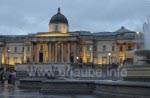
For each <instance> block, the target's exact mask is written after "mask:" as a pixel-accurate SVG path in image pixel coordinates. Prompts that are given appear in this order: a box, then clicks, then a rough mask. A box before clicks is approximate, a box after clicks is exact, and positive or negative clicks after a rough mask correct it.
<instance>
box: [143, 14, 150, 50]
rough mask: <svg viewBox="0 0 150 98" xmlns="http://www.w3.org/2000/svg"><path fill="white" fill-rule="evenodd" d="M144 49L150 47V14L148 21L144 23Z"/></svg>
mask: <svg viewBox="0 0 150 98" xmlns="http://www.w3.org/2000/svg"><path fill="white" fill-rule="evenodd" d="M143 29H144V30H143V31H144V49H146V50H149V49H150V44H149V43H150V15H149V16H148V19H147V23H145V24H144V28H143Z"/></svg>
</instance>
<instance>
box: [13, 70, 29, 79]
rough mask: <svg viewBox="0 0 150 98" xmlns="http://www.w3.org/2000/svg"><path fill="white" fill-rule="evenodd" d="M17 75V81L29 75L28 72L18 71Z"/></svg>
mask: <svg viewBox="0 0 150 98" xmlns="http://www.w3.org/2000/svg"><path fill="white" fill-rule="evenodd" d="M16 75H17V77H16V78H17V79H22V78H25V77H28V73H27V72H26V71H17V72H16Z"/></svg>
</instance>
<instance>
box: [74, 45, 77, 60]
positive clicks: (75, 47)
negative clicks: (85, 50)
mask: <svg viewBox="0 0 150 98" xmlns="http://www.w3.org/2000/svg"><path fill="white" fill-rule="evenodd" d="M76 57H77V42H74V62H76Z"/></svg>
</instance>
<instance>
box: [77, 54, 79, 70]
mask: <svg viewBox="0 0 150 98" xmlns="http://www.w3.org/2000/svg"><path fill="white" fill-rule="evenodd" d="M76 60H77V65H78V68H79V64H78V60H79V57H78V56H77V57H76Z"/></svg>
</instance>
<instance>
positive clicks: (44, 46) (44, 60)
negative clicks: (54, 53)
mask: <svg viewBox="0 0 150 98" xmlns="http://www.w3.org/2000/svg"><path fill="white" fill-rule="evenodd" d="M43 63H45V43H44V44H43Z"/></svg>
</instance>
